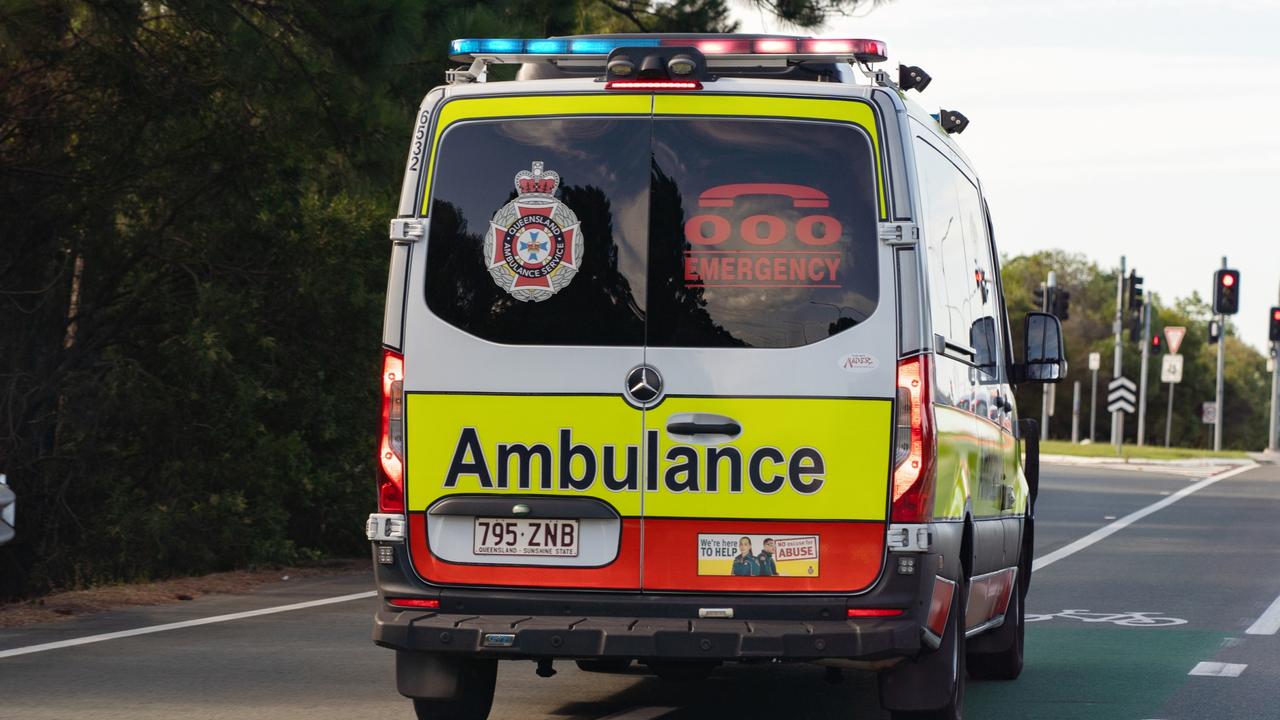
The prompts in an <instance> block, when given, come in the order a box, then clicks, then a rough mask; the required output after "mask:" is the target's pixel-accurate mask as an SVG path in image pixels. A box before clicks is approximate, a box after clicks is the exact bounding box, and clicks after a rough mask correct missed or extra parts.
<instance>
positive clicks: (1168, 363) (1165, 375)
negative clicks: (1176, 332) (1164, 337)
mask: <svg viewBox="0 0 1280 720" xmlns="http://www.w3.org/2000/svg"><path fill="white" fill-rule="evenodd" d="M1160 382H1166V383H1180V382H1182V356H1181V355H1165V356H1164V358H1163V359H1162V360H1161V362H1160Z"/></svg>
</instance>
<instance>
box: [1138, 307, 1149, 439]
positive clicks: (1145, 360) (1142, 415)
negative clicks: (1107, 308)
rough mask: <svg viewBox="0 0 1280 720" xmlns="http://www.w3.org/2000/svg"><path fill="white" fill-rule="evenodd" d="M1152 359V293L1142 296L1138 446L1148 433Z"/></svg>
mask: <svg viewBox="0 0 1280 720" xmlns="http://www.w3.org/2000/svg"><path fill="white" fill-rule="evenodd" d="M1150 359H1151V294H1150V293H1148V294H1147V295H1145V296H1144V297H1143V298H1142V371H1141V373H1140V375H1139V378H1140V379H1139V380H1138V447H1142V445H1143V444H1144V443H1145V438H1146V435H1147V366H1148V365H1150V362H1149V361H1150Z"/></svg>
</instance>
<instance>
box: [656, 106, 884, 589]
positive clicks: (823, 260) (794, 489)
mask: <svg viewBox="0 0 1280 720" xmlns="http://www.w3.org/2000/svg"><path fill="white" fill-rule="evenodd" d="M652 151H653V177H652V187H651V191H650V205H649V207H650V210H649V213H650V214H649V250H648V277H647V302H646V344H645V358H644V362H645V368H646V369H647V370H648V371H649V372H651V373H652V377H653V378H657V382H660V384H661V392H660V395H658V396H657V397H656V398H653V399H651V400H650V401H649V402H648V405H647V408H646V411H645V415H644V425H645V456H646V475H645V487H644V539H643V542H644V546H643V558H644V569H643V580H642V585H643V588H644V589H645V590H646V591H697V592H716V593H722V592H751V593H760V592H841V593H845V592H849V593H852V592H858V591H861V590H864V589H866V588H868V587H870V586H871V585H872V584H873V583H874V582H875V581H876V579H877V578H878V577H879V576H880V573H881V569H882V565H883V559H884V538H885V532H886V523H887V516H888V505H889V501H888V486H889V475H890V463H891V457H892V447H891V445H892V430H893V428H892V424H893V419H892V407H893V398H894V395H895V392H896V379H895V378H896V372H895V370H896V363H897V354H898V353H897V341H896V338H897V333H896V329H895V308H894V302H893V288H894V284H893V279H892V265H891V256H890V254H889V249H888V248H887V247H883V246H882V244H881V243H880V242H879V240H878V238H877V229H878V221H879V219H880V218H881V217H882V215H883V214H884V213H885V202H886V201H885V192H884V187H883V180H882V174H881V170H880V168H881V167H882V165H881V157H880V147H879V136H878V132H877V121H876V115H875V112H874V110H873V108H872V106H871V105H870V104H869V103H867V102H864V101H861V100H855V99H819V98H786V97H756V96H751V97H748V96H729V95H712V94H706V95H692V94H691V95H687V96H679V95H657V96H655V98H654V120H653V147H652Z"/></svg>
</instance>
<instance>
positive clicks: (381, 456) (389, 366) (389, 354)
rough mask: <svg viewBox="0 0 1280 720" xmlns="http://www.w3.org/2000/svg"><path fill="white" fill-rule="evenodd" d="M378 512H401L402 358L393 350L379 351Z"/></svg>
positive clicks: (402, 462)
mask: <svg viewBox="0 0 1280 720" xmlns="http://www.w3.org/2000/svg"><path fill="white" fill-rule="evenodd" d="M378 512H384V513H402V512H404V357H403V356H402V355H400V353H397V352H394V351H392V350H383V351H382V425H381V427H380V428H379V431H378Z"/></svg>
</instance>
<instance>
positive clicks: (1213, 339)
mask: <svg viewBox="0 0 1280 720" xmlns="http://www.w3.org/2000/svg"><path fill="white" fill-rule="evenodd" d="M1220 335H1222V326H1221V325H1219V324H1218V321H1217V320H1210V321H1209V344H1210V345H1217V344H1218V337H1219V336H1220Z"/></svg>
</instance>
